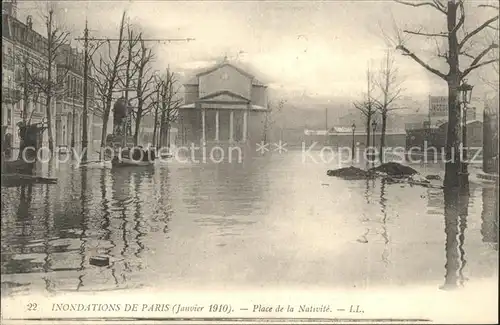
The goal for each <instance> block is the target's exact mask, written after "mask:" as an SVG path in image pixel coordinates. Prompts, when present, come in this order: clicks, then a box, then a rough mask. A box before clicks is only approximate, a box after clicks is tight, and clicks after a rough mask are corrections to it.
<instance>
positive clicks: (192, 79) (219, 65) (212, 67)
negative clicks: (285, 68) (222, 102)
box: [184, 58, 266, 87]
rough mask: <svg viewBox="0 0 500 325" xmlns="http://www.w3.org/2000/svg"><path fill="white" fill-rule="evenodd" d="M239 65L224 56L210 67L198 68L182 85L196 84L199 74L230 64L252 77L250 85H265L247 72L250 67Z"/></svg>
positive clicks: (202, 74)
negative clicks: (244, 67)
mask: <svg viewBox="0 0 500 325" xmlns="http://www.w3.org/2000/svg"><path fill="white" fill-rule="evenodd" d="M239 65H241V63H239V64H235V63H232V62H229V61H228V60H227V59H226V58H225V59H224V60H223V61H221V62H219V63H217V64H215V65H213V66H211V67H208V68H204V69H202V70H199V71H198V72H197V73H196V74H195V76H194V77H192V78H190V79H189V80H188V81H187V82H186V83H184V85H186V86H193V85H198V84H199V82H200V79H199V77H201V76H204V75H206V74H209V73H211V72H213V71H215V70H217V69H220V68H222V67H224V66H230V67H232V68H233V69H235V70H237V71H238V72H240V73H241V74H243V75H245V76H247V77H248V78H250V79H252V85H254V86H256V87H266V85H265V84H264V83H262V82H261V81H259V80H258V79H256V78H255V76H254V75H253V74H252V73H249V72H248V70H250V68H248V67H246V69H243V68H241V67H240V66H239Z"/></svg>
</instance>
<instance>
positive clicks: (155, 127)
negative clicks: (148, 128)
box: [152, 106, 158, 147]
mask: <svg viewBox="0 0 500 325" xmlns="http://www.w3.org/2000/svg"><path fill="white" fill-rule="evenodd" d="M157 131H158V106H156V107H155V125H154V126H153V141H152V142H153V146H155V147H156V132H157Z"/></svg>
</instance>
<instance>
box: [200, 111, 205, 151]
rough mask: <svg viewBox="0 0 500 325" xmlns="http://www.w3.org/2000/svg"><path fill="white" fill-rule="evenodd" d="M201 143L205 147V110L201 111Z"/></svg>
mask: <svg viewBox="0 0 500 325" xmlns="http://www.w3.org/2000/svg"><path fill="white" fill-rule="evenodd" d="M201 130H202V131H201V132H202V134H201V141H202V144H203V145H205V109H203V108H202V109H201Z"/></svg>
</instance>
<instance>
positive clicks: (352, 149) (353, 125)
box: [351, 123, 356, 162]
mask: <svg viewBox="0 0 500 325" xmlns="http://www.w3.org/2000/svg"><path fill="white" fill-rule="evenodd" d="M351 127H352V147H351V162H352V161H353V160H354V131H356V124H355V123H352V126H351Z"/></svg>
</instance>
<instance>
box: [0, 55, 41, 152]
mask: <svg viewBox="0 0 500 325" xmlns="http://www.w3.org/2000/svg"><path fill="white" fill-rule="evenodd" d="M20 52H21V53H12V56H10V57H6V61H7V64H9V65H11V66H12V68H13V69H14V70H15V73H14V80H11V77H8V80H9V81H8V87H7V88H5V87H2V106H4V105H5V106H6V105H12V110H11V111H12V112H14V107H15V105H16V104H18V103H19V102H20V101H21V100H22V103H23V108H22V111H21V118H22V120H21V122H19V123H18V124H17V127H18V128H19V130H18V131H19V137H20V146H19V149H20V150H19V155H18V157H17V158H18V159H21V155H22V152H23V150H24V148H26V147H27V146H34V143H33V141H27V140H28V138H33V136H39V134H38V133H39V132H40V131H41V130H43V129H39V128H38V127H37V128H36V129H33V128H31V118H32V116H33V113H34V112H35V110H34V109H33V110H31V113H30V112H29V103H30V102H33V103H36V102H38V99H39V94H40V91H39V89H38V87H37V85H36V84H35V83H34V82H33V80H34V79H35V78H37V79H38V78H40V75H41V74H42V73H43V69H42V68H41V67H42V64H41V63H40V62H38V64H37V63H36V62H35V60H34V59H33V58H31V57H30V56H29V55H28V53H27V52H25V51H20ZM5 90H6V91H5ZM30 131H36V133H37V134H35V135H33V136H32V135H30V134H28V133H29V132H30ZM3 136H4V134H2V137H3ZM2 143H3V138H2Z"/></svg>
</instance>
